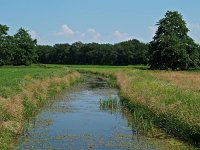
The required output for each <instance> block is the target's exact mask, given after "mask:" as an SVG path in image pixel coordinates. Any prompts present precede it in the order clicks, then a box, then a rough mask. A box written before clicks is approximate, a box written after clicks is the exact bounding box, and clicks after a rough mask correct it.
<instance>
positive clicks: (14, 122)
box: [0, 67, 80, 149]
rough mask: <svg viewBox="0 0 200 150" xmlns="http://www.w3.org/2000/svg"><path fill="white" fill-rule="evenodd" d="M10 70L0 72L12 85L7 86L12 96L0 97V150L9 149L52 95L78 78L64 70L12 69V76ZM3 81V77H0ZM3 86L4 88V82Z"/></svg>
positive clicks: (8, 94)
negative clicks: (13, 82)
mask: <svg viewBox="0 0 200 150" xmlns="http://www.w3.org/2000/svg"><path fill="white" fill-rule="evenodd" d="M11 70H12V68H1V72H3V73H4V75H6V74H8V76H7V77H8V78H10V80H12V81H16V82H15V84H14V85H10V84H7V87H9V88H10V90H11V91H12V92H11V93H12V94H10V92H6V91H4V92H3V94H5V95H3V94H2V96H0V108H1V109H0V149H12V148H13V147H14V140H15V138H16V137H17V135H18V134H20V133H21V131H22V125H23V123H24V121H25V120H27V119H28V118H29V117H31V116H33V115H35V113H36V112H37V111H38V110H39V109H40V108H41V107H42V106H43V105H44V104H45V103H47V100H49V98H50V97H51V96H52V95H53V94H55V93H56V92H59V91H61V90H62V89H64V88H67V87H69V86H70V85H71V84H72V83H74V82H75V81H76V80H77V79H79V77H80V74H79V73H78V72H71V71H70V70H69V69H67V68H41V67H33V68H32V67H31V68H29V67H28V68H26V67H22V68H21V67H20V68H13V73H11V74H9V73H8V72H12V71H11ZM24 72H25V75H24V74H23V73H24ZM3 73H2V74H3ZM14 75H16V80H15V76H14ZM3 78H6V77H5V76H1V79H3ZM3 85H4V86H3V87H6V81H4V84H3ZM16 89H18V90H16Z"/></svg>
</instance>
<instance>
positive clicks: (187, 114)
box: [115, 70, 200, 146]
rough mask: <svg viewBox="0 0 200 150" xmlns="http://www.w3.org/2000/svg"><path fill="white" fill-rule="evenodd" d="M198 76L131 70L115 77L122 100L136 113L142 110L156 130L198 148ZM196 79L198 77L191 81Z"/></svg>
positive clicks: (199, 123)
mask: <svg viewBox="0 0 200 150" xmlns="http://www.w3.org/2000/svg"><path fill="white" fill-rule="evenodd" d="M198 75H199V73H197V72H163V71H149V70H148V71H145V70H128V71H126V72H118V73H116V74H115V76H116V78H117V84H118V86H119V88H120V91H121V94H122V97H123V98H125V99H126V100H127V102H128V104H129V107H131V108H132V109H133V111H134V110H135V111H138V110H139V111H140V113H141V115H142V116H143V118H144V119H147V120H150V121H151V123H153V124H154V125H156V126H157V127H159V128H162V129H163V130H165V131H166V132H167V133H169V134H171V135H174V136H176V137H177V138H179V139H182V140H185V141H187V142H189V143H192V144H195V145H197V146H199V144H200V111H199V110H200V93H199V90H198V89H197V88H196V87H197V84H198V82H197V81H196V80H199V77H198ZM194 76H196V77H198V78H195V79H194V78H192V77H194ZM194 80H195V81H194ZM194 83H195V84H196V85H194Z"/></svg>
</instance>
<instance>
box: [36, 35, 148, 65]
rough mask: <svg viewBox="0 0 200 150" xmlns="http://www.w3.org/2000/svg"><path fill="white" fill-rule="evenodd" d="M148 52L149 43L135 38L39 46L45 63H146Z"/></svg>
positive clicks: (40, 61)
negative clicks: (114, 41) (124, 40)
mask: <svg viewBox="0 0 200 150" xmlns="http://www.w3.org/2000/svg"><path fill="white" fill-rule="evenodd" d="M147 52H148V45H147V44H144V43H142V42H140V41H138V40H135V39H134V40H130V41H126V42H121V43H118V44H114V45H112V44H98V43H89V44H83V43H81V42H76V43H73V44H72V45H69V44H56V45H54V46H42V45H39V46H37V54H38V62H39V63H45V64H84V65H86V64H91V65H130V64H146V63H147V57H146V56H147Z"/></svg>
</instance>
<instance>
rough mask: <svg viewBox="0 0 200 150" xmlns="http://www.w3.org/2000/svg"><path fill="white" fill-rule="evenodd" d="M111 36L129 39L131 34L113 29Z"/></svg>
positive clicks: (120, 39) (124, 39)
mask: <svg viewBox="0 0 200 150" xmlns="http://www.w3.org/2000/svg"><path fill="white" fill-rule="evenodd" d="M113 36H114V38H116V39H117V40H118V41H126V40H130V39H132V38H133V36H130V35H129V34H128V33H126V32H120V31H118V30H116V31H114V33H113Z"/></svg>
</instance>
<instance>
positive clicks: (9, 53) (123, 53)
mask: <svg viewBox="0 0 200 150" xmlns="http://www.w3.org/2000/svg"><path fill="white" fill-rule="evenodd" d="M156 25H157V26H158V29H157V31H156V33H155V36H154V37H153V40H152V41H151V42H150V43H143V42H140V41H139V40H136V39H133V40H129V41H125V42H120V43H116V44H98V43H88V44H84V43H81V42H75V43H73V44H71V45H70V44H55V45H54V46H49V45H37V40H33V39H32V38H31V36H30V35H29V34H28V31H26V30H25V29H23V28H21V29H19V30H18V32H17V33H16V34H15V35H14V36H10V35H8V33H7V32H8V30H9V27H7V26H6V25H0V66H2V65H30V64H32V63H44V64H79V65H86V64H87V65H88V64H91V65H135V64H147V65H149V66H150V68H151V69H163V70H164V69H165V70H168V69H172V70H188V69H196V68H199V67H200V46H199V44H197V43H195V42H194V40H193V39H192V38H191V37H189V36H188V32H189V29H188V28H187V26H186V22H185V21H184V20H183V18H182V15H181V14H180V13H178V12H177V11H167V12H166V14H165V17H164V18H162V19H160V20H159V22H158V23H157V24H156Z"/></svg>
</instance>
